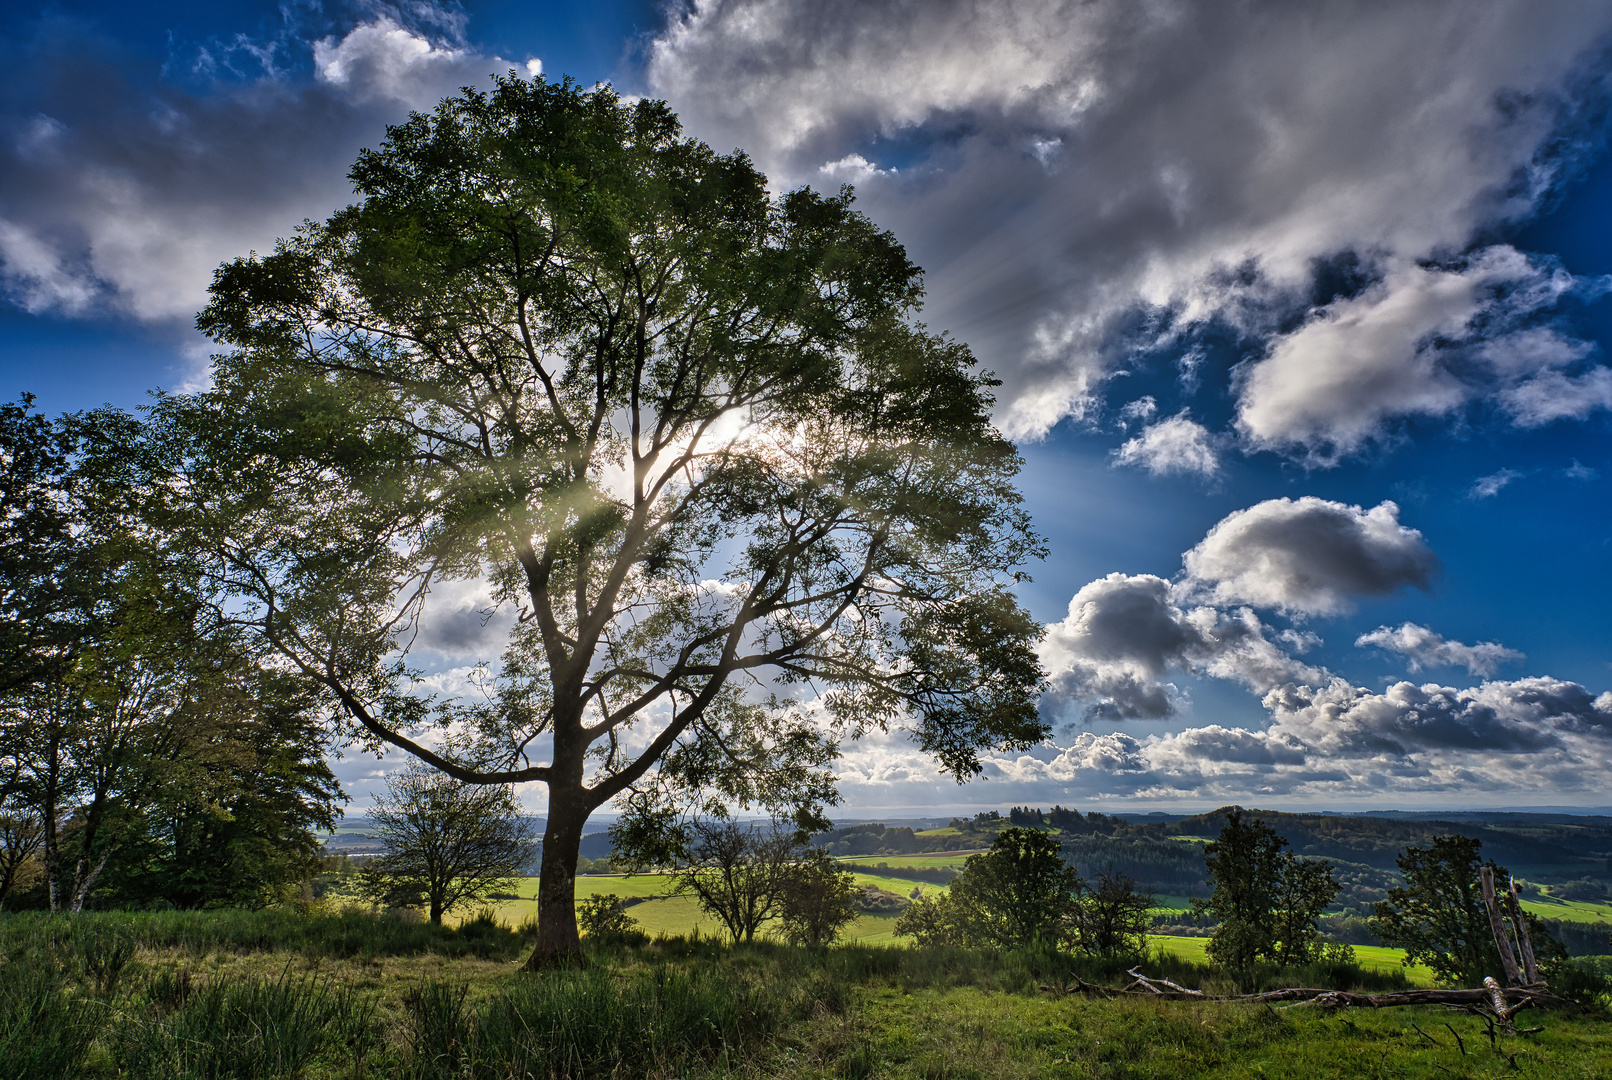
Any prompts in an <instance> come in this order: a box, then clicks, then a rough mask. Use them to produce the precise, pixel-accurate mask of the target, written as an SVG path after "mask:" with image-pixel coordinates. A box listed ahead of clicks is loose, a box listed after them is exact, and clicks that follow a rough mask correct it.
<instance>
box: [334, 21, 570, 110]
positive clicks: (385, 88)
mask: <svg viewBox="0 0 1612 1080" xmlns="http://www.w3.org/2000/svg"><path fill="white" fill-rule="evenodd" d="M469 57H470V54H469V50H467V49H464V48H454V47H452V46H450V45H445V44H442V43H440V42H433V41H431V39H430V38H428V37H426V36H425V35H424V34H422V33H416V32H414V31H412V30H408V29H405V28H404V27H402V26H400V25H398V23H397V22H396V21H395V20H394V19H392V18H391V17H389V16H386V15H382V16H380V17H378V18H376V19H374V20H373V21H371V22H367V23H361V24H359V25H358V26H355V27H353V28H352V29H351V30H349V31H348V32H347V34H346V35H345V36H344V37H342V38H341V40H340V41H338V40H336V39H335V38H334V37H328V38H324V39H323V40H321V41H316V42H314V44H313V62H314V70H315V71H316V72H317V73H318V75H319V78H320V79H322V80H324V81H325V82H327V83H329V84H330V85H332V86H338V87H341V88H342V89H343V90H345V91H346V92H347V93H348V94H349V95H350V96H351V97H352V99H353V100H354V101H358V102H368V101H374V100H376V99H384V100H390V101H398V102H402V103H404V104H406V105H408V106H409V107H410V108H415V109H422V108H430V107H431V106H432V105H435V104H436V102H437V99H439V98H440V97H442V93H443V82H444V76H449V75H452V76H458V75H460V74H461V72H462V69H463V66H464V63H465V61H466V60H467V59H469ZM538 70H539V71H541V70H542V65H541V64H539V66H538Z"/></svg>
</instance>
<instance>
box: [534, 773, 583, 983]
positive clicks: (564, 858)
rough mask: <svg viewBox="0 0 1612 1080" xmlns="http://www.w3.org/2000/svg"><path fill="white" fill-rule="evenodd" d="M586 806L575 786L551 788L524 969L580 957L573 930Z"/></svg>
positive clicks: (575, 961)
mask: <svg viewBox="0 0 1612 1080" xmlns="http://www.w3.org/2000/svg"><path fill="white" fill-rule="evenodd" d="M588 812H589V808H588V806H587V805H586V803H584V801H583V795H582V789H581V786H580V785H578V786H577V787H575V788H571V789H569V790H567V789H566V788H562V787H561V786H560V785H558V784H551V785H550V787H549V820H548V827H547V828H546V829H544V831H543V868H542V871H541V873H540V876H539V878H538V883H537V946H536V948H534V949H533V950H532V955H531V957H530V958H529V959H528V960H527V961H526V970H527V971H539V970H541V969H543V968H547V967H557V966H574V965H577V964H579V963H581V961H582V938H581V937H580V936H579V935H578V933H577V909H576V872H577V854H578V852H579V851H580V849H581V846H582V828H583V826H584V825H585V824H587V820H588Z"/></svg>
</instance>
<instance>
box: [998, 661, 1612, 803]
mask: <svg viewBox="0 0 1612 1080" xmlns="http://www.w3.org/2000/svg"><path fill="white" fill-rule="evenodd" d="M1264 704H1265V707H1266V709H1267V710H1268V721H1267V725H1266V726H1265V727H1263V728H1256V727H1229V726H1226V725H1222V724H1207V725H1203V726H1199V727H1189V728H1186V729H1185V730H1181V731H1175V732H1168V733H1163V734H1153V735H1148V736H1145V737H1143V738H1136V737H1134V736H1131V735H1127V734H1124V733H1121V732H1114V733H1110V734H1106V735H1105V734H1098V733H1096V732H1090V731H1087V732H1082V733H1081V734H1079V735H1078V736H1077V737H1076V738H1074V739H1073V740H1071V742H1070V745H1069V746H1068V747H1066V748H1063V749H1061V750H1060V749H1058V748H1056V747H1049V748H1045V749H1043V750H1039V751H1037V752H1033V753H1029V754H1021V755H1019V756H1017V757H1015V758H1011V759H1010V758H998V759H995V760H994V761H993V762H992V763H991V768H990V769H989V770H988V775H996V776H1000V777H1002V778H1003V779H1006V780H1009V781H1011V782H1013V783H1015V784H1016V785H1018V786H1017V787H1016V789H1015V790H1016V794H1015V796H1014V797H1015V798H1016V799H1019V798H1024V797H1025V796H1026V793H1027V791H1035V790H1037V789H1038V788H1039V792H1040V794H1038V796H1036V797H1040V798H1043V799H1050V798H1054V797H1056V795H1057V794H1058V793H1064V794H1069V795H1078V796H1086V797H1091V796H1098V795H1106V796H1109V797H1122V798H1128V799H1161V800H1172V801H1181V800H1186V801H1197V802H1200V803H1201V802H1206V801H1221V800H1232V799H1238V800H1247V799H1249V798H1251V797H1253V798H1261V797H1278V798H1283V799H1290V800H1303V801H1306V802H1310V803H1316V802H1322V801H1325V802H1327V803H1331V804H1338V803H1346V802H1349V801H1358V800H1361V799H1372V800H1379V801H1380V800H1381V799H1382V798H1384V797H1385V796H1387V797H1395V798H1398V799H1408V800H1414V799H1416V798H1418V797H1421V798H1436V797H1441V796H1442V797H1444V798H1448V797H1450V796H1451V795H1459V796H1462V797H1468V798H1469V797H1471V796H1472V795H1474V794H1476V793H1482V794H1484V795H1488V796H1490V797H1493V796H1494V795H1495V794H1497V793H1507V794H1514V795H1517V796H1519V797H1525V798H1532V799H1540V798H1546V799H1550V798H1559V797H1561V796H1563V795H1569V794H1577V793H1596V792H1599V791H1602V790H1604V789H1605V787H1606V785H1607V784H1608V783H1612V764H1609V762H1612V754H1609V753H1608V751H1609V750H1612V693H1605V694H1602V695H1600V697H1598V698H1593V699H1592V697H1591V695H1590V692H1589V691H1587V690H1586V689H1585V688H1584V687H1582V686H1580V685H1579V684H1577V683H1572V682H1566V681H1563V680H1559V679H1549V678H1529V679H1518V680H1515V681H1513V682H1487V683H1484V684H1483V685H1481V686H1478V687H1475V688H1470V689H1459V688H1455V687H1449V686H1440V685H1438V684H1431V683H1430V684H1427V685H1423V686H1417V685H1415V684H1412V683H1408V682H1402V683H1396V684H1394V685H1393V686H1390V687H1388V688H1387V689H1386V690H1384V691H1382V692H1380V693H1378V692H1373V691H1371V690H1367V689H1364V688H1362V687H1358V686H1354V685H1352V684H1350V683H1349V682H1348V681H1346V680H1344V679H1339V678H1333V679H1331V680H1329V681H1328V682H1327V683H1326V684H1325V685H1322V686H1320V687H1319V688H1317V687H1312V686H1306V685H1287V686H1282V687H1278V688H1276V689H1274V690H1272V691H1270V692H1269V693H1268V694H1266V696H1265V699H1264Z"/></svg>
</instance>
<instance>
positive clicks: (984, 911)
mask: <svg viewBox="0 0 1612 1080" xmlns="http://www.w3.org/2000/svg"><path fill="white" fill-rule="evenodd" d="M1084 886H1085V883H1084V882H1083V881H1082V880H1081V877H1080V874H1079V873H1077V872H1076V871H1075V869H1074V868H1073V867H1071V866H1069V865H1068V864H1067V863H1065V862H1064V861H1063V855H1062V853H1061V851H1060V849H1059V846H1058V841H1057V840H1056V839H1054V838H1053V837H1051V836H1048V835H1047V834H1046V833H1044V832H1042V831H1040V830H1039V829H1021V828H1016V827H1010V828H1007V829H1003V830H1002V832H1001V833H1000V834H998V836H997V838H996V840H995V841H994V842H993V843H992V844H991V850H990V851H988V852H986V853H985V854H983V855H972V856H970V857H969V859H968V861H967V862H965V863H964V864H963V872H962V873H961V874H959V875H958V876H957V877H956V878H955V879H953V881H952V883H951V887H950V889H949V890H948V892H947V894H946V895H945V896H943V897H937V898H933V899H931V898H929V897H923V898H920V899H918V900H915V901H913V903H912V905H911V906H910V907H908V908H907V910H906V911H905V912H903V913H902V915H901V917H900V918H899V919H897V920H896V925H895V932H896V934H897V935H900V936H911V937H914V938H916V939H917V941H918V943H919V944H920V945H931V944H933V945H1001V946H1016V945H1029V944H1032V943H1034V942H1037V941H1044V942H1047V943H1056V942H1058V941H1060V940H1062V939H1063V938H1064V937H1065V936H1066V932H1067V928H1068V924H1069V922H1070V920H1071V919H1072V918H1073V917H1074V914H1075V911H1076V907H1077V905H1078V904H1079V902H1080V893H1081V890H1082V889H1083V888H1084Z"/></svg>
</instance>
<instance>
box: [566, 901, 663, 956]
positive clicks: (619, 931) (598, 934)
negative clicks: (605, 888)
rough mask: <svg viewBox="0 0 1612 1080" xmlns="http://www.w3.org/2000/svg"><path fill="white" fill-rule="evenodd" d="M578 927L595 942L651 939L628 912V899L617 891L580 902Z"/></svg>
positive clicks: (637, 942) (636, 941)
mask: <svg viewBox="0 0 1612 1080" xmlns="http://www.w3.org/2000/svg"><path fill="white" fill-rule="evenodd" d="M577 929H578V930H579V931H581V932H582V936H583V937H586V938H589V939H591V940H593V941H598V942H605V941H615V942H627V943H631V944H642V943H643V942H645V941H648V940H649V935H648V934H645V933H644V929H643V927H642V926H640V925H639V924H638V920H637V919H635V918H633V917H632V916H631V915H629V914H627V902H626V901H625V900H623V899H622V898H621V897H619V896H617V895H616V894H615V893H601V894H600V895H598V896H590V897H588V898H587V899H585V900H583V901H582V903H581V904H579V905H577Z"/></svg>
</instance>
